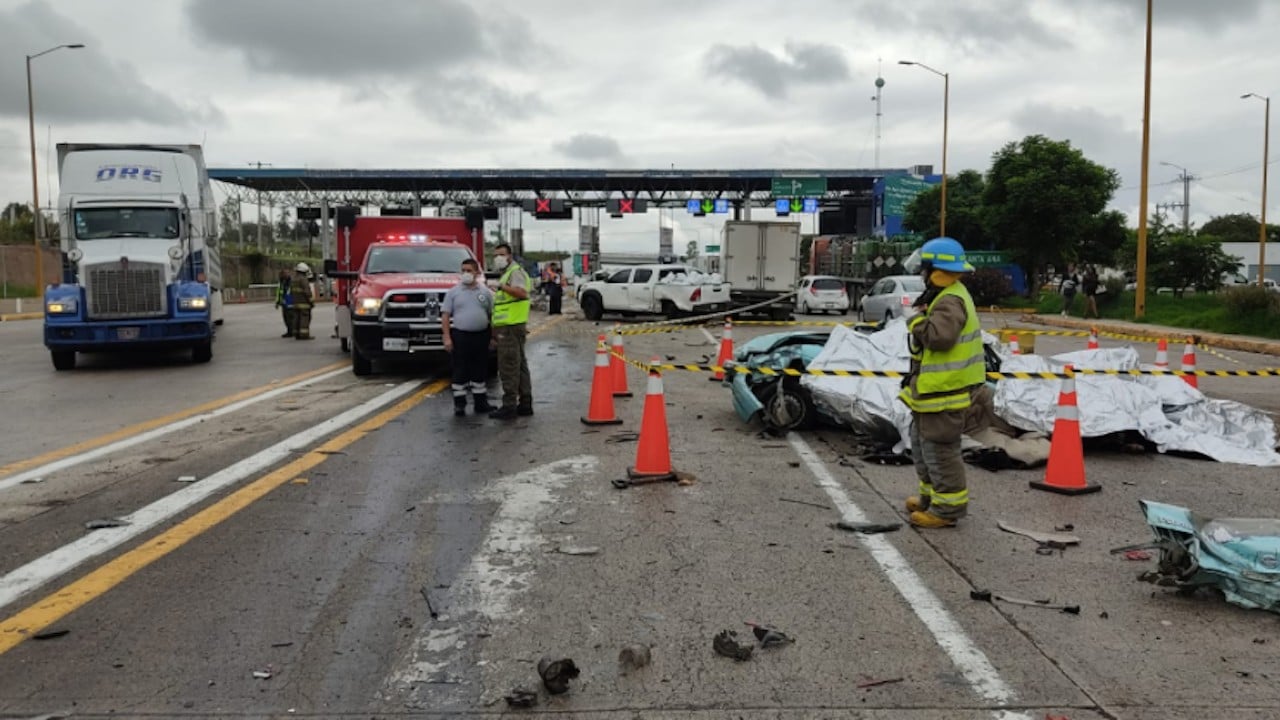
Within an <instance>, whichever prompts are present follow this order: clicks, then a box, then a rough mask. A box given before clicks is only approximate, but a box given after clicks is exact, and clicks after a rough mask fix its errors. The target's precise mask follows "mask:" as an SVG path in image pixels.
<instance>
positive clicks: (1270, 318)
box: [1036, 292, 1280, 339]
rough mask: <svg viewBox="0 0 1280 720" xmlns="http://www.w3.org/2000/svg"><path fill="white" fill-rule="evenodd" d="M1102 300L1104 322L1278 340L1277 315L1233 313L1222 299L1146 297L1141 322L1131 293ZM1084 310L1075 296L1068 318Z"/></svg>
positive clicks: (1046, 304)
mask: <svg viewBox="0 0 1280 720" xmlns="http://www.w3.org/2000/svg"><path fill="white" fill-rule="evenodd" d="M1104 297H1105V296H1099V298H1098V314H1100V315H1101V316H1102V317H1103V319H1107V320H1125V321H1129V322H1140V323H1144V324H1148V323H1149V324H1152V325H1169V326H1172V327H1178V328H1186V329H1188V330H1200V331H1203V332H1216V333H1226V334H1229V335H1253V336H1256V337H1265V338H1277V339H1280V315H1276V314H1274V313H1269V312H1263V311H1258V312H1254V313H1247V314H1241V313H1233V312H1231V311H1230V310H1229V309H1228V308H1227V306H1226V304H1225V303H1224V302H1223V301H1222V297H1221V296H1220V295H1216V294H1210V293H1187V294H1186V295H1185V296H1184V297H1175V296H1173V295H1157V294H1154V293H1148V295H1147V312H1146V314H1145V316H1144V317H1143V319H1142V320H1134V318H1133V302H1134V293H1133V292H1124V293H1120V295H1118V296H1115V299H1112V298H1106V299H1105V300H1104V299H1103V298H1104ZM1064 301H1065V298H1063V297H1062V296H1061V295H1046V296H1045V297H1042V298H1041V299H1040V302H1039V304H1038V305H1037V306H1036V312H1038V313H1043V314H1047V315H1056V314H1058V313H1061V312H1062V306H1063V304H1064ZM1084 307H1085V301H1084V298H1082V297H1079V296H1077V297H1076V299H1075V303H1074V304H1073V306H1072V310H1071V316H1072V317H1075V318H1081V317H1083V313H1084Z"/></svg>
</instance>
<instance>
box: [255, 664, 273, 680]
mask: <svg viewBox="0 0 1280 720" xmlns="http://www.w3.org/2000/svg"><path fill="white" fill-rule="evenodd" d="M274 674H275V673H273V672H272V671H271V669H270V667H269V666H268V668H267V669H266V670H254V671H253V676H254V677H255V678H257V679H259V680H270V679H271V676H272V675H274Z"/></svg>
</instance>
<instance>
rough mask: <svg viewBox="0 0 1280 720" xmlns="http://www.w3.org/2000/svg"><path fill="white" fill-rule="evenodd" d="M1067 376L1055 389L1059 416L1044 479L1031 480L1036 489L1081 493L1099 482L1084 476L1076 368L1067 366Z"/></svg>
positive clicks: (1097, 486)
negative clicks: (1095, 482) (1087, 480)
mask: <svg viewBox="0 0 1280 720" xmlns="http://www.w3.org/2000/svg"><path fill="white" fill-rule="evenodd" d="M1067 376H1068V377H1067V379H1066V380H1063V381H1062V390H1060V391H1059V393H1058V417H1057V419H1056V420H1054V422H1053V440H1052V443H1051V444H1050V445H1049V464H1048V466H1046V467H1045V469H1044V480H1043V481H1036V480H1033V481H1031V487H1032V488H1034V489H1036V490H1048V491H1049V492H1055V493H1058V494H1060V495H1084V494H1086V493H1094V492H1098V491H1099V490H1101V489H1102V486H1101V485H1090V484H1088V483H1086V482H1085V479H1084V444H1083V441H1082V440H1081V439H1080V407H1079V406H1078V405H1077V404H1076V379H1075V371H1074V370H1073V369H1072V367H1071V366H1070V365H1068V366H1067Z"/></svg>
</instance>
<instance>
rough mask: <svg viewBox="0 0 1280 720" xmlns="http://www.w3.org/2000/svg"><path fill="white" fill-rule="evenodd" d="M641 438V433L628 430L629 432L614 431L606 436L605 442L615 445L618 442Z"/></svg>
mask: <svg viewBox="0 0 1280 720" xmlns="http://www.w3.org/2000/svg"><path fill="white" fill-rule="evenodd" d="M639 439H640V433H638V432H632V431H627V432H618V433H614V434H612V435H610V436H609V437H607V438H605V441H604V442H605V444H606V445H615V444H618V443H629V442H636V441H638V440H639Z"/></svg>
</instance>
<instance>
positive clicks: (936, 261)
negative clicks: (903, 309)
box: [899, 237, 986, 528]
mask: <svg viewBox="0 0 1280 720" xmlns="http://www.w3.org/2000/svg"><path fill="white" fill-rule="evenodd" d="M920 260H921V275H922V276H923V278H924V281H925V284H926V290H925V292H924V293H923V294H922V295H921V296H920V298H919V299H918V300H917V301H916V304H915V306H914V309H915V310H916V311H917V312H918V314H917V315H915V316H914V317H912V318H911V319H910V320H908V322H907V328H908V333H907V346H908V348H909V349H910V351H911V371H910V373H909V374H908V376H907V378H906V379H905V380H904V381H903V388H902V392H901V393H900V394H899V397H900V398H901V399H902V401H903V402H904V403H906V405H907V407H909V408H911V415H912V422H911V453H912V458H913V460H914V461H915V467H916V475H917V477H918V478H919V480H920V494H919V495H914V496H912V497H909V498H907V511H908V512H910V513H911V515H910V518H909V519H910V521H911V524H912V525H915V526H917V527H922V528H943V527H951V526H954V525H955V524H956V520H958V519H959V518H961V517H964V515H965V513H966V511H967V508H968V503H969V490H968V488H967V486H966V484H965V476H964V460H963V459H962V458H961V455H960V435H961V434H962V433H963V431H964V425H965V418H966V415H967V414H968V411H969V409H970V407H971V406H972V405H973V404H974V402H975V400H974V398H975V397H978V402H982V401H983V400H982V397H981V396H982V391H983V388H984V383H985V382H986V357H985V354H984V351H983V346H982V328H981V326H980V325H979V322H978V311H977V308H976V307H975V306H974V303H973V298H972V297H971V296H970V295H969V291H968V289H966V288H965V286H964V283H962V282H961V278H963V277H964V274H965V273H968V272H972V271H973V266H972V265H970V264H969V263H968V261H967V260H966V258H965V251H964V247H963V246H961V245H960V243H959V242H957V241H956V240H953V239H951V238H948V237H941V238H935V239H933V240H930V241H929V242H927V243H925V244H924V246H923V247H921V248H920Z"/></svg>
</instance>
